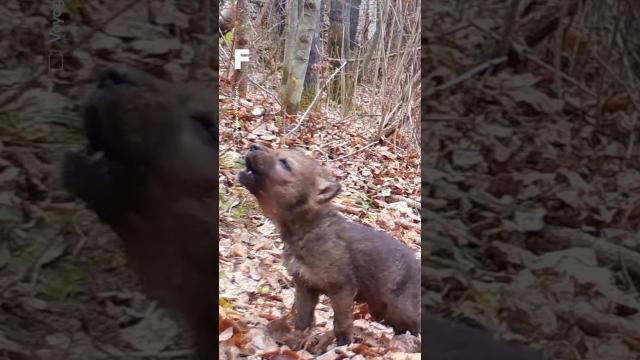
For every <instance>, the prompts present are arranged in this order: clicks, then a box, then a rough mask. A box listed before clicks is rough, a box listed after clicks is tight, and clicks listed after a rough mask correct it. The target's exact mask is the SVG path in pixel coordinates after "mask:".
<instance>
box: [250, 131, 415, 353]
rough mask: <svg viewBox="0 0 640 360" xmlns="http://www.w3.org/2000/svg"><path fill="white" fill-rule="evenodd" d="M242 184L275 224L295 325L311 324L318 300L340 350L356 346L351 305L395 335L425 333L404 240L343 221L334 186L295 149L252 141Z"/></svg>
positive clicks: (412, 262)
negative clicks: (325, 304) (326, 309)
mask: <svg viewBox="0 0 640 360" xmlns="http://www.w3.org/2000/svg"><path fill="white" fill-rule="evenodd" d="M245 160H246V170H245V171H242V172H241V173H240V174H239V176H238V180H239V182H240V183H241V184H242V185H243V186H244V187H246V188H247V189H248V190H249V191H250V192H251V193H252V194H253V195H254V196H255V197H256V199H257V200H258V203H259V204H260V207H261V209H262V211H263V212H264V214H265V215H266V216H267V217H268V218H269V219H271V220H272V221H273V222H274V223H275V224H276V225H277V227H278V229H279V231H280V235H281V237H282V240H283V242H284V244H285V253H284V258H285V265H286V267H287V269H288V271H289V273H290V274H291V276H292V277H293V280H294V282H295V290H296V291H295V300H294V313H295V327H296V329H305V328H308V327H310V326H311V325H312V324H313V322H314V321H313V320H314V310H315V306H316V304H317V303H318V296H319V295H320V294H326V295H327V296H329V298H330V299H331V305H332V307H333V312H334V321H333V328H334V333H335V336H336V340H337V343H338V345H345V344H348V343H350V342H351V341H352V334H351V332H352V327H353V302H354V301H358V302H366V303H367V305H368V307H369V312H370V313H371V315H372V316H373V318H374V319H376V320H378V321H382V322H384V323H385V324H387V325H390V326H392V327H393V329H394V331H395V333H396V334H400V333H404V332H406V331H410V332H411V333H413V334H414V335H417V334H418V333H419V332H420V264H419V261H418V260H417V258H416V255H415V254H414V253H413V252H412V251H411V250H410V249H409V248H408V247H407V246H406V245H404V244H403V243H402V242H400V241H399V240H397V239H394V238H393V237H391V236H389V235H388V234H386V233H384V232H381V231H377V230H375V229H373V228H371V227H369V226H365V225H361V224H357V223H354V222H352V221H349V220H347V219H346V218H344V217H343V216H342V215H340V213H339V212H338V211H337V210H336V209H335V208H334V206H333V205H332V203H331V200H332V199H333V198H334V197H335V196H336V195H338V193H339V192H340V188H341V187H340V184H339V183H337V182H336V181H335V180H334V179H333V178H332V177H331V176H330V175H329V174H328V172H327V171H326V170H325V169H324V168H323V167H321V166H320V164H319V163H318V162H317V161H315V160H314V159H312V158H310V157H309V156H306V155H305V154H303V153H301V152H298V151H295V150H273V149H269V148H267V147H265V146H262V145H258V144H254V145H252V146H251V148H250V150H249V152H248V154H247V156H246V158H245Z"/></svg>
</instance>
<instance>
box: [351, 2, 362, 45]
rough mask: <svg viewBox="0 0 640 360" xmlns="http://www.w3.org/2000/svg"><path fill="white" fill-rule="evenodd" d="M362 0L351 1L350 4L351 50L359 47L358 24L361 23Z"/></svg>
mask: <svg viewBox="0 0 640 360" xmlns="http://www.w3.org/2000/svg"><path fill="white" fill-rule="evenodd" d="M361 1H362V0H351V1H350V2H349V3H350V5H351V6H349V40H350V46H349V48H350V49H351V50H353V49H355V48H356V46H357V45H358V42H357V41H356V37H357V35H358V22H359V21H360V3H361Z"/></svg>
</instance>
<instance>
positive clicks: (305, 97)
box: [300, 20, 320, 109]
mask: <svg viewBox="0 0 640 360" xmlns="http://www.w3.org/2000/svg"><path fill="white" fill-rule="evenodd" d="M319 63H320V20H318V21H317V22H316V28H315V30H314V34H313V42H312V43H311V51H309V63H308V64H307V71H306V73H305V75H304V89H303V90H302V98H301V100H300V107H301V108H302V109H306V108H307V106H309V105H311V102H312V101H313V98H314V97H315V96H316V93H317V92H318V73H317V70H316V69H317V67H318V64H319Z"/></svg>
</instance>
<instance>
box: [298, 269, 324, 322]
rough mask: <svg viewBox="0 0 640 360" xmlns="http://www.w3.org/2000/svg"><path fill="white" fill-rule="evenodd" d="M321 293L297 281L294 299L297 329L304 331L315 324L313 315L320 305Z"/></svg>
mask: <svg viewBox="0 0 640 360" xmlns="http://www.w3.org/2000/svg"><path fill="white" fill-rule="evenodd" d="M318 296H319V293H318V292H317V291H315V290H313V289H310V288H309V287H307V286H305V285H304V284H302V282H301V281H299V280H298V281H296V294H295V298H294V304H295V310H296V324H295V326H296V329H299V330H303V329H306V328H308V327H310V326H311V325H312V324H313V313H314V311H315V310H316V305H317V304H318Z"/></svg>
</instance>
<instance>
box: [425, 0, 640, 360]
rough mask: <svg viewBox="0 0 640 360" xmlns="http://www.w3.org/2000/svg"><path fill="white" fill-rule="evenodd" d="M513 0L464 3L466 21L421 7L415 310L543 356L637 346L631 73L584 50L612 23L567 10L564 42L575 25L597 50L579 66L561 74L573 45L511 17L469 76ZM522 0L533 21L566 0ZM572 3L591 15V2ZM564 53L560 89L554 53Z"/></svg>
mask: <svg viewBox="0 0 640 360" xmlns="http://www.w3.org/2000/svg"><path fill="white" fill-rule="evenodd" d="M510 3H511V2H507V1H503V2H497V3H496V2H494V3H493V4H492V5H489V4H487V3H483V2H473V1H472V2H469V3H468V4H465V16H464V19H463V20H461V22H460V21H458V20H459V19H461V18H460V17H459V13H458V10H459V9H458V8H455V7H454V6H452V4H449V5H447V6H436V5H435V4H430V3H426V6H427V9H426V10H425V11H427V12H428V13H429V15H428V16H427V17H426V20H427V21H426V24H425V26H426V29H428V30H427V31H426V32H423V37H424V38H423V49H422V51H423V53H426V54H428V57H427V58H426V63H427V67H426V68H424V67H423V75H424V76H425V77H426V83H424V84H426V85H425V87H426V89H429V90H426V91H427V93H430V94H431V95H429V96H428V97H427V98H426V99H423V101H425V102H426V104H423V106H424V105H426V108H427V109H429V110H428V112H427V113H426V114H425V119H426V120H423V123H422V139H423V147H424V150H423V151H424V152H423V158H424V163H425V166H424V167H423V170H422V179H423V182H424V186H425V191H426V193H425V198H426V199H427V200H426V201H425V202H424V205H425V208H424V210H423V221H424V222H425V229H427V231H426V233H425V234H424V235H425V238H424V240H423V252H424V253H426V254H425V255H423V256H425V259H428V262H425V263H424V264H423V284H424V285H423V288H424V290H423V291H424V292H423V306H424V308H423V311H427V312H431V313H445V314H448V315H450V316H452V317H457V318H462V319H465V321H467V322H471V323H475V324H479V325H481V326H483V327H485V328H488V329H490V330H492V331H494V332H497V333H498V335H499V337H501V338H503V339H509V340H515V341H520V342H526V343H529V344H530V345H531V346H534V347H538V348H542V349H545V350H546V351H547V352H548V354H549V355H550V356H551V358H556V359H563V360H569V359H604V358H606V359H634V358H637V357H638V354H640V346H639V345H640V293H639V292H638V290H637V289H638V286H640V271H639V270H640V269H639V267H638V266H639V265H640V262H639V261H640V246H639V244H640V242H639V240H638V239H639V238H638V235H637V234H638V231H639V230H640V228H639V227H640V217H639V215H640V212H638V208H637V205H636V203H637V200H638V196H637V195H636V194H635V190H637V189H636V188H637V184H638V182H637V181H638V179H640V178H639V177H638V169H640V161H639V159H640V156H638V155H639V154H638V152H639V150H638V146H637V144H635V143H634V142H633V141H631V140H630V139H633V136H634V135H633V133H634V132H635V131H637V129H636V128H635V122H634V121H629V119H633V118H634V117H635V116H637V114H636V113H637V111H638V110H639V109H637V108H635V107H634V104H633V103H634V102H635V101H637V100H635V99H634V98H635V97H636V95H635V94H634V93H629V92H628V89H629V88H632V89H634V88H635V87H634V86H637V85H635V84H636V82H635V80H631V79H630V80H629V82H630V83H632V84H633V85H626V86H629V87H627V88H625V86H623V85H622V84H621V83H620V82H619V81H615V80H611V79H610V78H609V75H610V73H608V72H607V70H606V66H614V64H616V65H615V66H617V64H619V63H620V61H619V60H620V58H619V54H617V53H616V51H613V52H611V54H612V55H611V57H610V58H608V59H606V61H609V60H610V61H611V63H606V64H605V65H602V62H601V61H600V60H598V58H597V55H595V56H594V55H593V54H599V52H600V51H601V50H600V49H599V48H598V47H599V46H603V44H606V43H607V42H608V40H604V41H603V39H608V36H609V35H608V34H605V35H606V36H603V34H601V33H598V32H597V31H593V30H590V29H591V28H588V27H587V26H586V25H585V24H584V23H582V24H581V23H580V22H579V21H575V22H569V21H568V19H567V22H566V23H564V20H561V23H563V24H564V25H563V26H566V28H565V33H564V35H565V39H566V36H569V35H571V36H579V37H582V40H580V41H581V42H579V45H580V46H584V47H588V48H590V52H586V53H584V54H583V55H584V58H583V60H584V62H583V63H582V65H578V66H582V67H583V68H582V69H580V70H578V69H575V71H573V72H571V71H569V70H567V67H568V65H567V64H570V63H571V62H573V61H579V60H576V59H577V57H576V56H575V55H576V54H578V52H574V49H578V50H579V49H581V48H579V47H575V48H571V50H568V49H565V48H563V47H561V46H559V45H557V44H555V45H554V44H553V41H551V40H549V42H548V43H547V42H545V43H543V44H541V45H538V46H537V47H531V48H529V47H527V46H526V45H523V43H524V39H525V38H526V35H527V33H526V31H527V30H526V29H527V28H528V27H527V25H532V24H533V23H527V21H526V20H524V18H519V19H518V20H517V21H516V23H518V24H519V25H521V26H520V27H517V28H516V30H515V32H514V35H513V38H512V44H511V48H510V52H512V53H509V55H508V56H507V58H508V60H507V64H504V65H499V64H500V63H499V62H496V63H494V65H491V66H489V67H487V68H486V69H487V70H486V71H484V72H479V73H477V75H475V76H470V77H466V78H464V77H462V76H461V75H460V74H465V73H466V72H467V71H468V69H473V68H475V67H476V66H477V64H478V63H482V62H483V61H484V60H483V59H482V56H483V53H484V55H486V53H487V51H486V48H487V44H492V41H493V40H498V39H501V36H502V33H501V26H502V20H503V19H504V16H503V15H504V14H506V13H507V11H508V8H509V5H510ZM515 3H517V2H515ZM520 3H521V5H522V7H521V9H520V11H521V12H522V13H524V12H529V15H530V16H531V17H534V18H537V19H538V20H537V21H540V19H541V18H542V19H544V16H543V17H538V16H539V15H542V14H548V13H547V12H546V11H548V10H550V9H551V10H553V9H556V14H559V13H560V12H559V11H558V10H557V6H564V5H561V4H565V2H556V1H550V2H544V4H542V3H539V2H538V3H536V2H534V1H523V2H520ZM566 3H570V2H566ZM559 4H560V5H559ZM554 6H556V8H554ZM489 8H491V9H490V11H487V10H489ZM607 9H608V10H607V11H610V10H611V9H610V8H607ZM580 11H584V12H585V14H582V15H581V16H584V17H585V19H590V16H591V15H593V12H594V11H596V12H597V11H599V10H597V9H595V8H591V7H586V8H585V9H582V8H581V10H580ZM601 15H602V16H603V17H602V18H600V19H606V18H607V17H608V16H611V13H610V12H606V11H605V12H604V13H603V14H601ZM610 18H611V17H609V19H610ZM485 20H486V21H485ZM496 20H497V21H496ZM574 20H575V19H574ZM533 25H534V26H533V28H534V29H539V28H541V26H540V25H539V24H538V27H536V26H535V25H536V24H533ZM587 33H588V34H587ZM442 34H446V36H442ZM555 36H556V35H555V33H553V34H552V35H551V38H553V37H555ZM587 36H591V37H589V39H590V42H587V41H586V40H585V39H586V37H587ZM567 46H568V45H567ZM559 49H560V51H562V54H561V55H560V58H561V59H562V61H563V62H562V64H561V68H560V71H562V72H565V73H564V75H566V76H565V77H563V78H562V79H563V80H564V81H562V91H561V92H560V94H561V95H558V92H557V84H558V80H557V78H558V76H559V75H558V73H554V71H555V70H556V69H554V67H555V66H556V65H555V63H554V58H553V56H554V55H552V54H553V53H554V52H557V51H559ZM571 54H573V57H572V55H571ZM613 54H615V55H613ZM495 64H498V65H495ZM567 73H568V74H569V75H567ZM578 73H580V74H581V75H576V76H578V77H577V78H574V77H573V75H574V74H578ZM600 78H603V80H602V81H603V84H604V85H602V87H601V88H600V90H597V89H598V85H597V84H598V81H599V80H597V79H600ZM423 81H424V80H423ZM625 81H626V79H625ZM576 84H577V85H576ZM596 91H601V92H602V93H601V95H602V98H603V100H602V107H601V108H598V101H596V99H595V98H594V94H595V93H596ZM636 103H637V102H636Z"/></svg>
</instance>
